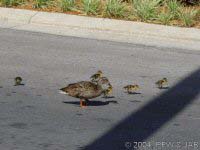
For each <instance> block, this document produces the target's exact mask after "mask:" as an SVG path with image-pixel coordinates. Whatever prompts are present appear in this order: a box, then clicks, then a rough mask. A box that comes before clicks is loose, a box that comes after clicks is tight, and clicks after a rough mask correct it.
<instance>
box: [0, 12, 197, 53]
mask: <svg viewBox="0 0 200 150" xmlns="http://www.w3.org/2000/svg"><path fill="white" fill-rule="evenodd" d="M0 27H4V28H12V29H18V30H27V31H36V32H43V33H51V34H58V35H65V36H76V37H84V38H92V39H101V40H109V41H116V42H127V43H134V44H145V45H151V46H163V47H175V48H183V49H191V50H200V30H199V29H194V28H179V27H169V26H162V25H154V24H146V23H140V22H132V21H121V20H114V19H104V18H91V17H84V16H75V15H66V14H61V13H48V12H37V11H30V10H21V9H12V8H0Z"/></svg>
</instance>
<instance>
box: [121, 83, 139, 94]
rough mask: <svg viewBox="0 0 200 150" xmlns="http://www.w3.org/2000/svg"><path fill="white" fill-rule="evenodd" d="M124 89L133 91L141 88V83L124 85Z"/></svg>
mask: <svg viewBox="0 0 200 150" xmlns="http://www.w3.org/2000/svg"><path fill="white" fill-rule="evenodd" d="M124 89H125V90H126V91H127V92H128V93H133V92H135V91H136V90H138V89H139V85H137V84H135V85H127V86H125V87H124Z"/></svg>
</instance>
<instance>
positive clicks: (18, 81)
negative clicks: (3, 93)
mask: <svg viewBox="0 0 200 150" xmlns="http://www.w3.org/2000/svg"><path fill="white" fill-rule="evenodd" d="M21 82H22V78H21V77H16V78H15V86H18V85H22V83H21Z"/></svg>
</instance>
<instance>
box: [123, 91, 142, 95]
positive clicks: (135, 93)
mask: <svg viewBox="0 0 200 150" xmlns="http://www.w3.org/2000/svg"><path fill="white" fill-rule="evenodd" d="M125 93H127V94H130V95H137V94H142V93H140V92H125Z"/></svg>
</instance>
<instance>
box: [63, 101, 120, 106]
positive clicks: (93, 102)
mask: <svg viewBox="0 0 200 150" xmlns="http://www.w3.org/2000/svg"><path fill="white" fill-rule="evenodd" d="M63 103H65V104H72V105H78V106H80V102H79V101H64V102H63ZM110 103H117V101H105V102H103V101H90V102H88V103H87V106H104V105H108V104H110Z"/></svg>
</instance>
